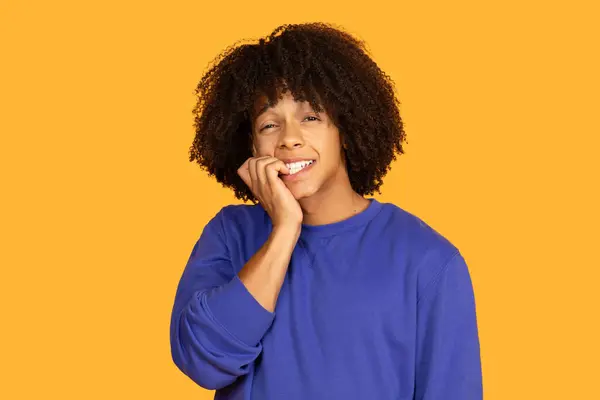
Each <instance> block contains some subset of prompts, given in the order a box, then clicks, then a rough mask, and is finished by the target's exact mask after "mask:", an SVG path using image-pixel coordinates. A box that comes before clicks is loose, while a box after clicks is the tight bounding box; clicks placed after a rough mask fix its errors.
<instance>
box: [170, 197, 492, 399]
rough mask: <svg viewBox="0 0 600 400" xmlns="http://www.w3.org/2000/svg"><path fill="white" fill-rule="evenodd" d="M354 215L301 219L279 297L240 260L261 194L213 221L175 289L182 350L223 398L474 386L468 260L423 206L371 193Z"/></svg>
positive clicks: (184, 365) (477, 385)
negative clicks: (261, 286)
mask: <svg viewBox="0 0 600 400" xmlns="http://www.w3.org/2000/svg"><path fill="white" fill-rule="evenodd" d="M369 200H370V201H371V202H370V204H369V206H368V208H367V209H365V210H364V211H362V212H361V213H359V214H356V215H354V216H352V217H350V218H348V219H346V220H344V221H341V222H337V223H332V224H327V225H319V226H308V225H303V226H302V231H301V234H300V238H299V240H298V242H297V244H296V247H295V248H294V251H293V253H292V257H291V261H290V264H289V266H288V271H287V274H286V277H285V279H284V282H283V285H282V287H281V291H280V293H279V297H278V300H277V304H276V307H275V311H274V312H273V313H271V312H269V311H268V310H266V309H265V308H263V307H262V306H261V305H260V304H259V303H258V302H257V301H256V299H255V298H254V297H253V296H252V295H251V294H250V292H249V291H248V290H247V289H246V287H245V286H244V284H243V283H242V282H241V281H240V279H239V278H238V276H237V273H238V272H239V271H240V269H241V268H242V267H243V266H244V264H245V263H246V262H247V261H248V260H249V259H250V258H251V257H252V256H253V255H254V253H256V251H257V250H258V249H259V248H260V247H261V246H262V245H263V244H264V243H265V241H266V240H267V237H268V236H269V233H270V232H271V228H272V225H271V220H270V218H269V216H268V214H267V213H266V212H265V210H264V209H263V208H262V206H261V205H260V204H257V205H245V204H242V205H229V206H226V207H224V208H222V209H221V210H220V211H219V212H218V213H217V214H216V216H214V217H213V218H212V219H211V220H210V221H209V223H208V224H207V225H206V227H205V228H204V230H203V231H202V234H201V235H200V237H199V239H198V241H197V242H196V244H195V245H194V247H193V249H192V252H191V255H190V257H189V261H188V262H187V265H186V267H185V269H184V271H183V274H182V277H181V280H180V282H179V285H178V287H177V292H176V294H175V301H174V306H173V312H172V319H171V330H170V341H171V342H170V343H171V352H172V357H173V361H174V363H175V364H176V365H177V367H178V368H179V369H180V370H181V371H182V372H183V373H184V374H185V375H187V376H188V377H189V378H190V379H192V380H193V381H194V382H196V383H197V384H198V385H200V386H202V387H204V388H207V389H216V390H217V391H216V394H215V399H220V400H225V399H227V400H233V399H235V400H274V399H277V400H280V399H286V400H307V399H311V400H315V399H333V400H337V399H339V400H352V399H357V400H358V399H360V400H365V399H377V400H413V399H416V400H442V399H443V400H478V399H481V398H482V376H481V363H480V348H479V339H478V332H477V321H476V314H475V300H474V295H473V287H472V283H471V279H470V275H469V271H468V268H467V265H466V263H465V260H464V258H463V256H462V255H461V253H460V252H459V251H458V249H457V248H456V247H455V246H454V245H452V244H451V243H450V242H449V241H448V240H447V239H445V238H444V237H442V236H441V235H440V234H439V233H437V232H436V231H435V230H434V229H433V228H431V227H430V226H428V225H427V224H426V223H425V222H423V221H422V220H421V219H419V218H418V217H416V216H414V215H413V214H411V213H409V212H407V211H405V210H403V209H401V208H400V207H398V206H396V205H393V204H390V203H381V202H378V201H377V200H375V199H369Z"/></svg>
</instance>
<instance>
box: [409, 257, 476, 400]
mask: <svg viewBox="0 0 600 400" xmlns="http://www.w3.org/2000/svg"><path fill="white" fill-rule="evenodd" d="M416 350H417V351H416V382H415V400H480V399H482V398H483V385H482V372H481V359H480V344H479V336H478V329H477V318H476V310H475V297H474V292H473V286H472V282H471V278H470V275H469V271H468V268H467V265H466V263H465V260H464V258H463V257H462V255H461V254H460V253H459V252H458V250H457V251H456V252H455V253H454V254H453V255H452V256H451V257H450V259H449V260H448V261H447V262H446V263H445V264H444V265H443V266H442V267H441V269H439V270H437V271H435V273H432V274H431V280H430V281H429V283H428V284H427V285H426V286H425V287H424V288H423V290H422V292H421V293H420V294H419V298H418V300H417V349H416Z"/></svg>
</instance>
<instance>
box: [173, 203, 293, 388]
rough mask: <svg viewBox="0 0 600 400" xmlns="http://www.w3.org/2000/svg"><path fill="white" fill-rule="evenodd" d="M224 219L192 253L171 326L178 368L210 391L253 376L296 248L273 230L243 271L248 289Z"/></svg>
mask: <svg viewBox="0 0 600 400" xmlns="http://www.w3.org/2000/svg"><path fill="white" fill-rule="evenodd" d="M222 218H223V210H221V212H219V213H218V214H217V215H216V216H215V218H213V219H212V220H211V221H210V222H209V223H208V224H207V225H206V227H205V228H204V230H203V232H202V235H201V236H200V239H199V240H198V241H197V242H196V244H195V246H194V248H193V250H192V253H191V255H190V258H189V260H188V263H187V265H186V267H185V269H184V272H183V275H182V277H181V280H180V282H179V285H178V287H177V292H176V295H175V302H174V305H173V311H172V316H171V326H170V343H171V354H172V358H173V361H174V363H175V364H176V365H177V367H178V368H179V369H180V370H181V371H182V372H183V373H184V374H186V375H187V376H188V377H189V378H191V379H192V380H193V381H194V382H196V383H197V384H198V385H200V386H202V387H204V388H206V389H220V388H223V387H225V386H227V385H229V384H231V383H233V382H234V381H235V380H236V379H237V378H238V377H239V376H242V375H244V374H246V373H248V370H249V364H251V363H252V362H253V361H254V360H255V359H256V357H257V356H258V355H259V354H260V352H261V351H262V345H261V343H260V340H261V339H262V337H263V336H264V334H265V333H266V332H267V330H268V329H269V327H270V326H271V324H272V322H273V319H274V317H275V314H274V312H273V310H274V302H275V301H276V298H277V293H278V292H279V289H280V287H281V284H282V282H283V277H284V276H285V271H286V270H287V265H288V263H289V259H290V257H291V253H292V251H293V248H294V246H295V242H294V243H293V244H291V243H292V239H293V238H294V237H295V236H294V235H291V234H290V233H289V232H290V231H289V230H285V231H281V230H273V231H272V233H271V236H270V237H269V240H267V241H266V243H265V244H264V245H263V246H262V247H261V249H260V250H259V251H258V252H257V253H256V254H255V255H254V256H253V257H252V258H251V259H250V260H249V261H248V263H247V264H246V265H245V266H244V267H243V268H242V271H240V274H239V275H240V276H244V279H245V280H247V281H249V285H248V287H250V290H249V289H248V287H246V285H245V284H244V282H242V280H241V279H240V276H238V275H237V274H236V273H235V271H234V268H233V265H232V264H231V261H230V259H229V254H228V250H227V246H226V244H225V240H224V237H223V231H222V226H221V223H222V222H221V221H222ZM296 239H297V237H296ZM288 253H289V254H288ZM286 254H287V257H286ZM261 279H263V280H264V281H263V282H264V284H262V286H261V282H260V280H261ZM277 283H279V287H277ZM258 299H260V301H261V302H262V303H263V304H264V305H265V306H263V305H262V304H261V303H260V302H259V300H258ZM265 307H268V308H269V309H267V308H265Z"/></svg>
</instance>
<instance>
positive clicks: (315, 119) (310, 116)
mask: <svg viewBox="0 0 600 400" xmlns="http://www.w3.org/2000/svg"><path fill="white" fill-rule="evenodd" d="M306 118H314V119H313V121H320V120H319V118H317V117H315V116H312V115H309V116H308V117H306ZM306 118H304V119H306Z"/></svg>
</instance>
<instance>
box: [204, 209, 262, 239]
mask: <svg viewBox="0 0 600 400" xmlns="http://www.w3.org/2000/svg"><path fill="white" fill-rule="evenodd" d="M270 224H271V220H270V218H269V217H268V214H267V213H266V212H265V210H264V208H262V206H261V205H260V204H229V205H226V206H224V207H222V208H221V209H220V210H219V211H218V212H217V213H216V215H215V216H214V217H213V218H212V219H211V220H210V221H209V223H208V224H207V226H211V228H212V229H213V230H217V231H218V232H219V234H220V235H222V236H223V239H224V240H226V241H230V240H235V241H239V240H241V239H242V238H244V237H260V236H262V235H263V234H264V232H266V231H268V230H269V227H270Z"/></svg>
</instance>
